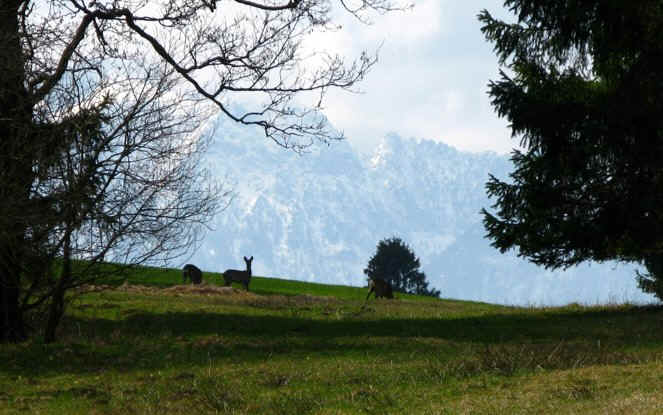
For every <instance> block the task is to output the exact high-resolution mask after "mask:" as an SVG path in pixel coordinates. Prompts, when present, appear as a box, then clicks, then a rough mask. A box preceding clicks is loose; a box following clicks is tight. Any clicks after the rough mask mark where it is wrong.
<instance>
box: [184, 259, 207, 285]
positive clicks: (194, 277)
mask: <svg viewBox="0 0 663 415" xmlns="http://www.w3.org/2000/svg"><path fill="white" fill-rule="evenodd" d="M187 279H188V280H190V281H191V283H192V284H200V283H201V282H202V280H203V272H202V271H201V270H200V268H198V267H197V266H195V265H193V264H186V265H185V266H184V267H183V268H182V283H183V284H185V283H186V280H187Z"/></svg>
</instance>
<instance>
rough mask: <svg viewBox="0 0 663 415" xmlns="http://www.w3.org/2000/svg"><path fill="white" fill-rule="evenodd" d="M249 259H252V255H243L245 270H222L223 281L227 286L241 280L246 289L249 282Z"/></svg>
mask: <svg viewBox="0 0 663 415" xmlns="http://www.w3.org/2000/svg"><path fill="white" fill-rule="evenodd" d="M251 261H253V256H251V258H247V257H244V262H246V271H239V270H236V269H227V270H225V271H223V281H224V282H225V283H226V286H229V285H230V284H232V283H233V282H241V283H242V284H243V285H244V288H245V289H246V291H248V290H249V282H251Z"/></svg>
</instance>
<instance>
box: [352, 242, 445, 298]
mask: <svg viewBox="0 0 663 415" xmlns="http://www.w3.org/2000/svg"><path fill="white" fill-rule="evenodd" d="M419 266H420V264H419V258H417V257H416V255H415V254H414V252H413V251H412V250H411V249H410V247H409V246H408V245H407V244H406V243H405V242H403V241H402V240H401V239H400V238H397V237H391V238H387V239H383V240H381V241H380V242H379V243H378V245H377V250H376V252H375V255H373V256H372V257H371V259H370V260H369V261H368V265H367V267H366V269H364V274H366V276H367V277H368V279H369V280H370V279H374V278H382V279H383V280H385V281H387V282H389V283H390V284H391V286H392V288H393V289H394V291H398V292H402V293H408V294H418V295H427V296H431V297H439V296H440V291H439V290H436V289H435V288H428V281H426V274H425V273H423V272H421V271H419Z"/></svg>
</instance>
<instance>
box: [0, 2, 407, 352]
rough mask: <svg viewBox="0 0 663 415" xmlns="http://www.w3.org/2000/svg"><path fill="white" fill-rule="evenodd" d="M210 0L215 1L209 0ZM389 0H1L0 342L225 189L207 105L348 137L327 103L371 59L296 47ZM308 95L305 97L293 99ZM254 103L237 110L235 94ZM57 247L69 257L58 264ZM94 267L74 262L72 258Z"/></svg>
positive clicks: (251, 121)
mask: <svg viewBox="0 0 663 415" xmlns="http://www.w3.org/2000/svg"><path fill="white" fill-rule="evenodd" d="M217 3H219V6H220V7H218V8H217ZM333 5H336V6H337V7H339V8H341V9H344V10H346V11H347V12H349V13H350V14H351V15H353V16H355V17H357V18H358V19H359V20H362V21H365V20H367V19H369V17H370V16H371V12H376V13H384V12H388V11H391V10H396V9H399V8H402V7H406V4H404V3H400V2H399V1H398V0H395V1H392V0H357V1H345V0H338V1H337V0H323V1H318V0H294V1H287V0H284V1H283V2H278V1H273V0H265V1H263V0H256V1H248V0H235V1H232V2H231V1H223V2H220V1H216V0H211V1H208V0H166V1H164V2H159V3H158V4H149V5H148V4H147V2H145V1H134V0H119V1H113V2H103V1H101V2H95V1H92V2H81V1H78V0H72V1H68V0H67V1H64V0H27V1H24V0H0V73H2V76H1V77H0V138H2V151H1V152H0V342H7V341H9V342H13V341H20V340H23V339H25V338H26V337H27V335H28V332H27V330H26V325H25V324H24V317H25V315H26V313H35V312H41V311H44V312H45V313H46V314H47V315H48V319H49V320H50V321H52V323H53V325H52V326H51V327H50V328H49V329H48V330H47V333H46V335H45V339H46V341H52V340H53V333H54V330H55V328H56V326H57V324H58V321H59V318H60V316H61V315H62V313H63V311H64V306H65V304H64V302H63V301H64V297H65V293H66V292H67V290H70V289H73V288H75V287H77V286H79V285H81V284H85V283H88V282H90V276H91V275H95V276H96V275H99V267H97V265H99V264H101V263H102V262H103V261H115V262H121V263H125V264H127V265H131V264H140V263H146V262H153V263H154V262H162V263H163V262H166V261H169V260H173V259H175V258H177V257H178V256H180V255H183V254H185V253H186V252H187V251H188V250H191V249H193V248H195V245H196V243H197V241H199V240H200V238H201V235H202V232H203V231H204V229H205V228H204V224H205V223H206V222H208V221H209V219H210V218H211V217H212V216H213V215H214V214H215V213H216V212H218V211H219V210H220V209H222V208H223V206H225V205H226V203H228V202H229V200H230V196H231V195H230V193H228V192H227V191H226V189H224V188H223V187H222V185H221V184H219V183H215V182H213V181H211V180H210V177H209V176H208V174H207V173H206V171H205V170H204V169H202V168H201V166H200V160H201V155H202V154H203V152H204V150H205V148H206V146H207V144H208V139H209V136H208V135H205V134H202V133H201V126H203V125H204V123H205V121H206V120H207V119H208V117H209V116H210V115H211V114H213V112H220V113H222V114H225V116H228V117H230V118H231V119H233V120H234V121H236V122H239V123H242V124H246V125H257V126H260V127H261V128H262V130H263V131H264V133H265V136H266V137H268V138H270V139H272V140H274V141H275V142H277V143H278V144H279V145H282V146H283V147H287V148H293V149H295V150H301V149H302V148H304V147H306V146H307V145H309V144H310V143H311V142H312V141H313V140H321V141H323V142H329V141H331V140H336V139H340V138H342V136H341V135H339V134H338V133H336V132H334V131H331V129H330V128H329V126H328V124H327V123H325V122H324V117H323V116H322V113H321V109H322V105H323V100H324V97H325V95H326V93H327V92H328V91H329V90H330V89H333V88H340V89H348V90H352V89H353V87H354V86H355V84H356V83H357V82H359V81H360V80H362V79H363V78H364V76H365V75H366V73H367V72H368V71H369V70H370V68H371V67H372V66H373V65H374V64H375V62H376V60H377V58H376V57H375V56H372V55H370V54H368V53H366V52H364V53H362V54H361V55H360V56H359V57H357V58H356V60H354V61H351V62H347V61H346V60H345V59H344V58H343V57H340V56H338V55H333V54H331V53H330V52H328V51H311V50H305V46H306V45H305V40H306V39H308V38H309V37H310V36H311V35H312V34H314V33H316V32H322V31H326V30H333V29H335V27H336V25H334V22H333V20H332V17H331V16H332V15H333V12H334V7H333ZM302 94H304V95H305V98H306V99H307V100H308V101H312V102H313V104H311V105H308V106H306V105H304V106H295V105H293V100H294V99H295V97H296V96H299V95H302ZM240 99H248V100H249V101H250V102H253V103H254V105H251V106H250V107H249V108H248V109H247V110H246V111H244V110H240V109H238V107H239V106H237V107H235V106H233V105H231V104H230V103H233V102H236V101H238V100H240ZM55 258H58V259H62V262H61V267H60V269H59V271H60V272H59V273H58V274H54V273H53V269H54V268H55V267H56V264H55ZM75 259H85V260H86V261H87V262H86V264H88V265H89V266H90V267H91V268H89V269H83V270H78V271H77V272H76V273H74V272H73V271H74V270H73V268H72V267H71V266H70V262H71V261H72V260H75Z"/></svg>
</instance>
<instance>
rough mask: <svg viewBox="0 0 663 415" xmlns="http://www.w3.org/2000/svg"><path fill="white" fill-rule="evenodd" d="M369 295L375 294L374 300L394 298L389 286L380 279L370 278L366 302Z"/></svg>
mask: <svg viewBox="0 0 663 415" xmlns="http://www.w3.org/2000/svg"><path fill="white" fill-rule="evenodd" d="M371 293H375V298H380V297H382V298H390V299H391V298H394V293H393V291H392V289H391V284H389V283H388V282H387V281H385V280H383V279H382V278H371V280H370V281H369V282H368V295H366V301H368V297H370V296H371Z"/></svg>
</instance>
